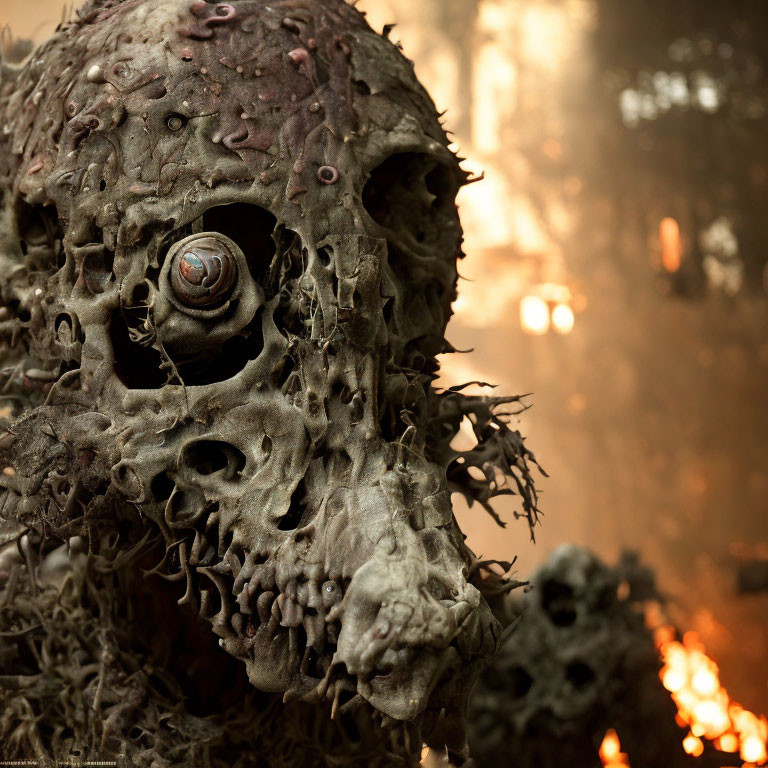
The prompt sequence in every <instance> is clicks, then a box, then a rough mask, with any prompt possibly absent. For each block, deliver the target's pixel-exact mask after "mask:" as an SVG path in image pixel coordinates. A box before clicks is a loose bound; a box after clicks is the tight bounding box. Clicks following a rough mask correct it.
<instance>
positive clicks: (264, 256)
mask: <svg viewBox="0 0 768 768" xmlns="http://www.w3.org/2000/svg"><path fill="white" fill-rule="evenodd" d="M276 226H277V219H276V218H275V217H274V216H273V215H272V214H271V213H270V212H269V211H267V210H265V209H264V208H261V207H260V206H258V205H251V204H249V203H232V204H231V205H221V206H217V207H216V208H211V209H209V210H208V211H206V212H205V213H204V214H203V229H204V230H205V231H206V232H219V233H220V234H222V235H226V236H227V237H228V238H229V239H230V240H234V242H235V243H237V244H238V245H239V246H240V248H241V250H242V251H243V253H244V254H245V258H246V260H247V261H248V267H249V269H250V270H251V274H252V275H253V279H254V280H256V282H257V283H260V284H261V285H264V284H265V283H266V282H267V278H268V276H269V268H270V266H271V264H272V260H273V258H274V256H275V252H276V250H277V246H276V245H275V240H274V238H273V233H274V231H275V227H276Z"/></svg>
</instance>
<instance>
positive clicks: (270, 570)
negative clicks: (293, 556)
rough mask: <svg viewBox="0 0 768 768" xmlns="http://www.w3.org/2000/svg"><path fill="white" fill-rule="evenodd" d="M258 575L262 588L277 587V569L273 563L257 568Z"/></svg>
mask: <svg viewBox="0 0 768 768" xmlns="http://www.w3.org/2000/svg"><path fill="white" fill-rule="evenodd" d="M256 576H257V577H258V579H259V584H261V587H262V589H274V588H275V569H274V567H273V566H272V565H271V563H265V564H264V565H260V566H258V567H257V568H256Z"/></svg>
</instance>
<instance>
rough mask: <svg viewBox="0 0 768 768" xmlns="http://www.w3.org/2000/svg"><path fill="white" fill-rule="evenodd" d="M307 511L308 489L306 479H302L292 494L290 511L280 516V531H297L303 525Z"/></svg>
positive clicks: (278, 526)
mask: <svg viewBox="0 0 768 768" xmlns="http://www.w3.org/2000/svg"><path fill="white" fill-rule="evenodd" d="M306 511H307V489H306V486H305V485H304V481H303V480H300V481H299V484H298V485H297V486H296V490H295V491H294V492H293V495H292V496H291V503H290V505H289V506H288V511H287V512H286V513H285V514H284V515H283V516H282V517H281V518H280V522H279V523H278V524H277V528H278V530H280V531H295V530H296V529H297V528H300V527H301V521H302V519H303V518H304V514H305V513H306Z"/></svg>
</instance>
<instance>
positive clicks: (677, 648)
mask: <svg viewBox="0 0 768 768" xmlns="http://www.w3.org/2000/svg"><path fill="white" fill-rule="evenodd" d="M655 639H656V644H657V646H658V647H659V650H660V651H661V656H662V659H663V661H664V667H663V668H662V670H661V672H660V673H659V675H660V677H661V682H662V683H663V685H664V687H665V688H666V689H667V690H668V691H669V692H670V693H671V694H672V699H673V700H674V702H675V704H676V705H677V709H678V714H677V718H676V719H677V721H678V723H679V724H680V725H683V726H687V727H688V728H689V729H690V731H689V733H688V735H687V736H686V737H685V739H683V749H685V751H686V752H687V753H688V754H689V755H693V756H694V757H698V756H699V755H701V754H703V752H704V741H703V740H704V739H706V740H707V741H712V742H714V747H715V748H716V749H719V750H720V751H722V752H739V755H740V757H741V759H742V760H743V761H744V762H745V768H746V764H749V765H750V766H752V765H764V764H765V763H766V762H768V749H767V746H766V745H768V721H767V720H766V719H765V718H764V717H758V716H757V715H755V714H753V713H752V712H749V711H747V710H745V709H744V708H743V707H742V706H741V705H740V704H736V703H735V702H733V701H731V698H730V696H729V695H728V692H727V691H726V690H725V688H723V687H722V685H721V684H720V672H719V670H718V667H717V664H716V663H715V662H714V661H713V660H712V659H710V658H709V656H707V655H706V653H704V648H703V646H702V644H701V642H700V640H699V637H698V635H697V634H696V633H695V632H687V633H686V634H685V635H684V636H683V641H682V642H678V641H677V640H675V632H674V630H673V629H672V628H671V627H668V626H664V627H660V628H659V629H657V630H656V632H655Z"/></svg>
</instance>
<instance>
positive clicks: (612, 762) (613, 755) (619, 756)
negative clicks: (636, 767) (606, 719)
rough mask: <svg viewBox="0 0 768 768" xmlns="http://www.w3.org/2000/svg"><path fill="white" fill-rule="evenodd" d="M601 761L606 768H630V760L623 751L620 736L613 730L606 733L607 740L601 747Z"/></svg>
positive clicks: (610, 729) (604, 740)
mask: <svg viewBox="0 0 768 768" xmlns="http://www.w3.org/2000/svg"><path fill="white" fill-rule="evenodd" d="M600 760H601V761H602V763H603V766H604V768H629V760H628V759H627V756H626V755H625V754H624V753H623V752H622V751H621V742H620V741H619V736H618V734H617V733H616V731H614V730H613V728H609V729H608V730H607V731H606V732H605V738H604V739H603V743H602V744H601V745H600Z"/></svg>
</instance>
